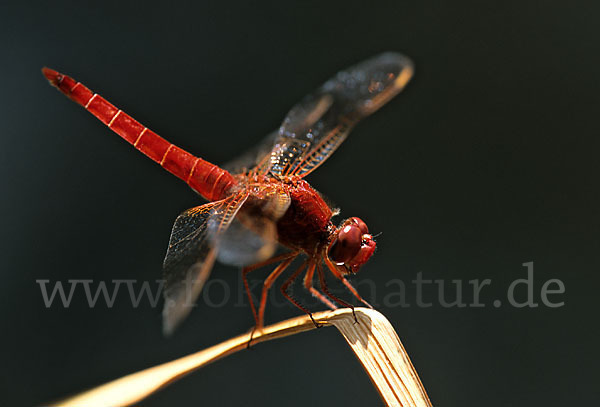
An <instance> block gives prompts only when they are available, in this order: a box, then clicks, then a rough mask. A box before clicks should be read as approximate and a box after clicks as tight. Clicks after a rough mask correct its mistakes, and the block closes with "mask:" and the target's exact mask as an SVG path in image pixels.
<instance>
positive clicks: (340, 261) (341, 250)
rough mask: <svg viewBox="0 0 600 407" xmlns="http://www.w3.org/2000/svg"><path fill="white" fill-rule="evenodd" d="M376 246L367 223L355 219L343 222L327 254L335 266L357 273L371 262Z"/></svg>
mask: <svg viewBox="0 0 600 407" xmlns="http://www.w3.org/2000/svg"><path fill="white" fill-rule="evenodd" d="M376 246H377V244H376V243H375V240H373V236H371V235H370V234H369V228H367V225H366V224H365V222H363V221H362V220H361V219H360V218H357V217H353V218H349V219H346V220H345V221H344V222H342V224H341V225H340V227H339V228H338V229H337V230H336V231H335V234H334V238H333V240H332V242H331V244H330V245H329V248H328V253H327V254H328V256H329V258H330V259H331V260H332V261H333V262H334V263H335V264H337V265H338V266H345V268H346V269H347V270H348V272H351V273H355V272H357V271H358V269H359V268H360V266H362V265H363V264H365V263H366V262H367V260H369V258H370V257H371V255H372V254H373V252H374V251H375V247H376Z"/></svg>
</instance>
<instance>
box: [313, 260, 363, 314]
mask: <svg viewBox="0 0 600 407" xmlns="http://www.w3.org/2000/svg"><path fill="white" fill-rule="evenodd" d="M325 263H326V264H327V268H329V270H330V271H331V273H332V274H333V275H334V276H335V277H336V278H337V279H339V280H341V281H342V283H344V285H345V286H346V288H347V289H348V290H349V291H350V292H351V293H352V294H353V295H354V296H355V297H356V298H357V299H358V300H359V301H360V302H362V303H363V304H365V305H366V306H367V307H369V308H371V309H373V306H372V305H371V304H369V303H368V302H367V301H366V300H365V299H364V298H363V297H361V296H360V294H359V293H358V291H356V288H354V287H352V284H350V282H349V281H348V280H346V277H344V275H343V274H342V273H341V272H340V271H339V270H338V269H337V267H336V266H335V264H333V263H332V262H331V260H329V258H327V257H325ZM327 295H329V294H327Z"/></svg>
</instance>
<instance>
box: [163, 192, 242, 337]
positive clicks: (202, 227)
mask: <svg viewBox="0 0 600 407" xmlns="http://www.w3.org/2000/svg"><path fill="white" fill-rule="evenodd" d="M247 197H248V194H247V193H240V194H237V195H232V196H231V197H228V198H226V199H224V200H221V201H216V202H210V203H207V204H205V205H202V206H197V207H195V208H191V209H188V210H186V211H185V212H183V213H182V214H181V215H179V216H178V217H177V219H176V220H175V224H174V225H173V231H172V232H171V239H170V241H169V248H168V250H167V255H166V257H165V261H164V264H163V270H164V279H165V285H164V289H163V292H164V297H165V305H164V308H163V331H164V332H165V334H170V333H171V332H173V330H174V329H175V328H176V327H177V325H178V324H179V323H180V322H181V321H182V320H183V319H184V318H185V317H186V316H187V314H188V313H189V312H190V311H191V308H192V307H193V304H194V302H195V301H196V298H197V297H198V294H200V291H201V290H202V286H203V285H204V283H205V282H206V280H207V279H208V276H209V275H210V270H211V269H212V266H213V264H214V261H215V258H216V254H217V249H218V247H217V246H218V242H219V239H220V237H221V236H222V235H223V234H224V233H225V232H226V231H227V229H228V227H229V225H230V224H231V222H232V220H233V219H234V217H235V215H236V214H237V212H238V211H239V209H240V207H241V206H242V205H243V204H244V202H245V201H246V199H247Z"/></svg>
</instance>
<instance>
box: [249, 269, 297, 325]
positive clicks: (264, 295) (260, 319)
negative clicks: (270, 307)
mask: <svg viewBox="0 0 600 407" xmlns="http://www.w3.org/2000/svg"><path fill="white" fill-rule="evenodd" d="M294 259H295V257H290V258H288V259H286V260H284V261H283V262H281V264H280V265H279V266H277V267H276V268H275V270H273V271H272V272H271V274H269V276H268V277H267V278H266V279H265V281H264V283H263V288H262V293H261V296H260V306H259V308H258V321H257V323H256V328H258V329H262V327H263V326H264V322H265V308H266V306H267V293H268V292H269V288H271V286H272V285H273V283H274V282H275V280H276V279H277V277H279V276H280V275H281V273H283V272H284V270H285V269H286V268H288V266H289V265H290V263H291V262H292V261H294Z"/></svg>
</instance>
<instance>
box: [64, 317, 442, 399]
mask: <svg viewBox="0 0 600 407" xmlns="http://www.w3.org/2000/svg"><path fill="white" fill-rule="evenodd" d="M313 317H314V318H315V320H316V321H317V322H318V323H320V324H323V325H326V326H327V325H333V326H335V327H336V328H338V330H339V331H340V332H341V333H342V335H343V336H344V338H345V339H346V341H347V342H348V344H349V345H350V347H351V348H352V350H353V351H354V353H355V354H356V356H357V357H358V359H359V360H360V362H361V363H362V365H363V367H364V368H365V370H366V371H367V373H368V374H369V377H370V378H371V380H372V382H373V383H374V385H375V386H376V387H377V390H378V391H379V394H380V395H381V397H382V399H383V401H384V402H385V405H387V406H403V407H408V406H410V407H424V406H431V403H430V401H429V398H428V397H427V393H426V392H425V389H424V387H423V385H422V384H421V381H420V380H419V376H417V372H416V371H415V369H414V367H413V365H412V363H411V362H410V359H409V357H408V355H407V353H406V351H405V350H404V347H403V346H402V343H401V342H400V340H399V339H398V335H397V334H396V332H395V331H394V329H393V328H392V325H391V324H390V323H389V321H388V320H387V319H386V318H385V317H384V316H383V315H382V314H380V313H379V312H377V311H374V310H371V309H367V308H356V317H357V319H358V323H355V322H354V317H353V315H352V311H351V310H349V309H339V310H336V311H325V312H318V313H315V314H313ZM314 328H315V326H314V324H313V323H312V321H311V320H310V318H309V317H308V316H302V317H297V318H292V319H288V320H285V321H282V322H278V323H276V324H273V325H269V326H267V327H265V328H264V329H263V330H262V331H257V332H255V333H254V335H253V338H252V344H253V345H255V344H257V343H260V342H264V341H268V340H271V339H276V338H282V337H284V336H288V335H293V334H296V333H299V332H303V331H308V330H311V329H314ZM249 340H250V333H246V334H243V335H240V336H237V337H235V338H232V339H229V340H227V341H225V342H222V343H220V344H218V345H215V346H212V347H210V348H208V349H205V350H202V351H199V352H196V353H194V354H191V355H188V356H184V357H182V358H179V359H176V360H174V361H172V362H167V363H163V364H161V365H158V366H154V367H151V368H148V369H145V370H142V371H140V372H137V373H133V374H130V375H127V376H124V377H122V378H120V379H117V380H113V381H112V382H109V383H106V384H103V385H101V386H98V387H96V388H93V389H91V390H88V391H85V392H83V393H80V394H78V395H76V396H73V397H70V398H68V399H65V400H63V401H61V402H58V403H55V404H54V406H56V407H59V406H60V407H71V406H73V407H75V406H76V407H93V406H98V407H107V406H129V405H131V404H133V403H137V402H139V401H140V400H142V399H144V398H146V397H148V396H149V395H151V394H152V393H154V392H156V391H157V390H159V389H161V388H163V387H165V386H167V385H169V384H170V383H172V382H174V381H175V380H178V379H180V378H181V377H183V376H184V375H186V374H188V373H190V372H192V371H194V370H196V369H198V368H200V367H202V366H204V365H206V364H208V363H211V362H213V361H215V360H217V359H220V358H222V357H225V356H227V355H230V354H232V353H234V352H237V351H239V350H242V349H245V348H246V345H247V343H248V341H249Z"/></svg>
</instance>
